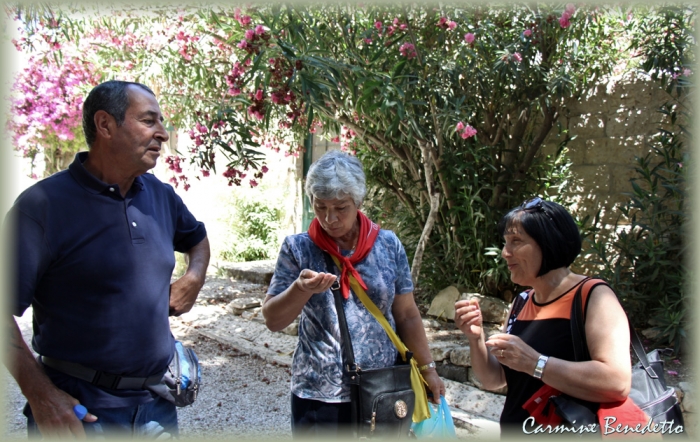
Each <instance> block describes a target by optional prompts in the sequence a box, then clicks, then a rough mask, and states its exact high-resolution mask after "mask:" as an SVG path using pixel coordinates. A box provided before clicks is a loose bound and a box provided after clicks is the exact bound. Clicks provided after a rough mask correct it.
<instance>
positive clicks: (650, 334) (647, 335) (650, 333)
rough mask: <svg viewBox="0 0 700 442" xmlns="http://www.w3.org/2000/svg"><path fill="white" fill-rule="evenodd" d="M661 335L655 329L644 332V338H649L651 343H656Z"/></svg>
mask: <svg viewBox="0 0 700 442" xmlns="http://www.w3.org/2000/svg"><path fill="white" fill-rule="evenodd" d="M659 333H660V332H659V330H657V329H654V328H648V329H646V330H642V336H644V337H645V338H647V339H649V340H651V341H655V340H656V338H657V337H658V336H659Z"/></svg>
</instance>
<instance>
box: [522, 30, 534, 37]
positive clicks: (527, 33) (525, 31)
mask: <svg viewBox="0 0 700 442" xmlns="http://www.w3.org/2000/svg"><path fill="white" fill-rule="evenodd" d="M523 35H524V36H525V37H529V36H531V35H532V31H531V30H530V29H525V30H524V31H523Z"/></svg>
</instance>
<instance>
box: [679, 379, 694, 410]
mask: <svg viewBox="0 0 700 442" xmlns="http://www.w3.org/2000/svg"><path fill="white" fill-rule="evenodd" d="M678 388H680V389H681V391H682V392H683V409H684V410H685V411H686V412H690V413H694V412H695V411H696V410H695V389H694V388H693V386H692V384H690V383H689V382H681V383H679V384H678Z"/></svg>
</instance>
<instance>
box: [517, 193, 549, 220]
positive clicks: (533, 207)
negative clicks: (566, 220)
mask: <svg viewBox="0 0 700 442" xmlns="http://www.w3.org/2000/svg"><path fill="white" fill-rule="evenodd" d="M543 203H544V200H543V199H542V198H540V197H539V196H536V197H534V198H532V199H529V200H527V201H525V202H524V203H523V204H522V206H521V207H522V208H523V210H525V211H527V212H536V211H542V212H543V213H544V214H545V215H547V217H548V218H549V219H550V220H552V221H554V219H553V218H552V215H550V214H549V212H548V211H547V209H546V208H545V207H544V204H543Z"/></svg>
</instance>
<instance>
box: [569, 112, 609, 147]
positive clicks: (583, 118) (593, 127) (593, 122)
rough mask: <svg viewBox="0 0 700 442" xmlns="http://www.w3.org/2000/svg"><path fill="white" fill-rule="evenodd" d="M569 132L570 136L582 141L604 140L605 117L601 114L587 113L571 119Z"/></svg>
mask: <svg viewBox="0 0 700 442" xmlns="http://www.w3.org/2000/svg"><path fill="white" fill-rule="evenodd" d="M569 130H570V131H571V134H572V135H577V136H578V138H582V139H584V140H587V139H591V138H604V137H605V136H606V135H607V134H606V118H605V115H604V114H603V113H601V112H589V113H582V114H580V115H577V116H574V117H571V119H570V120H569Z"/></svg>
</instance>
